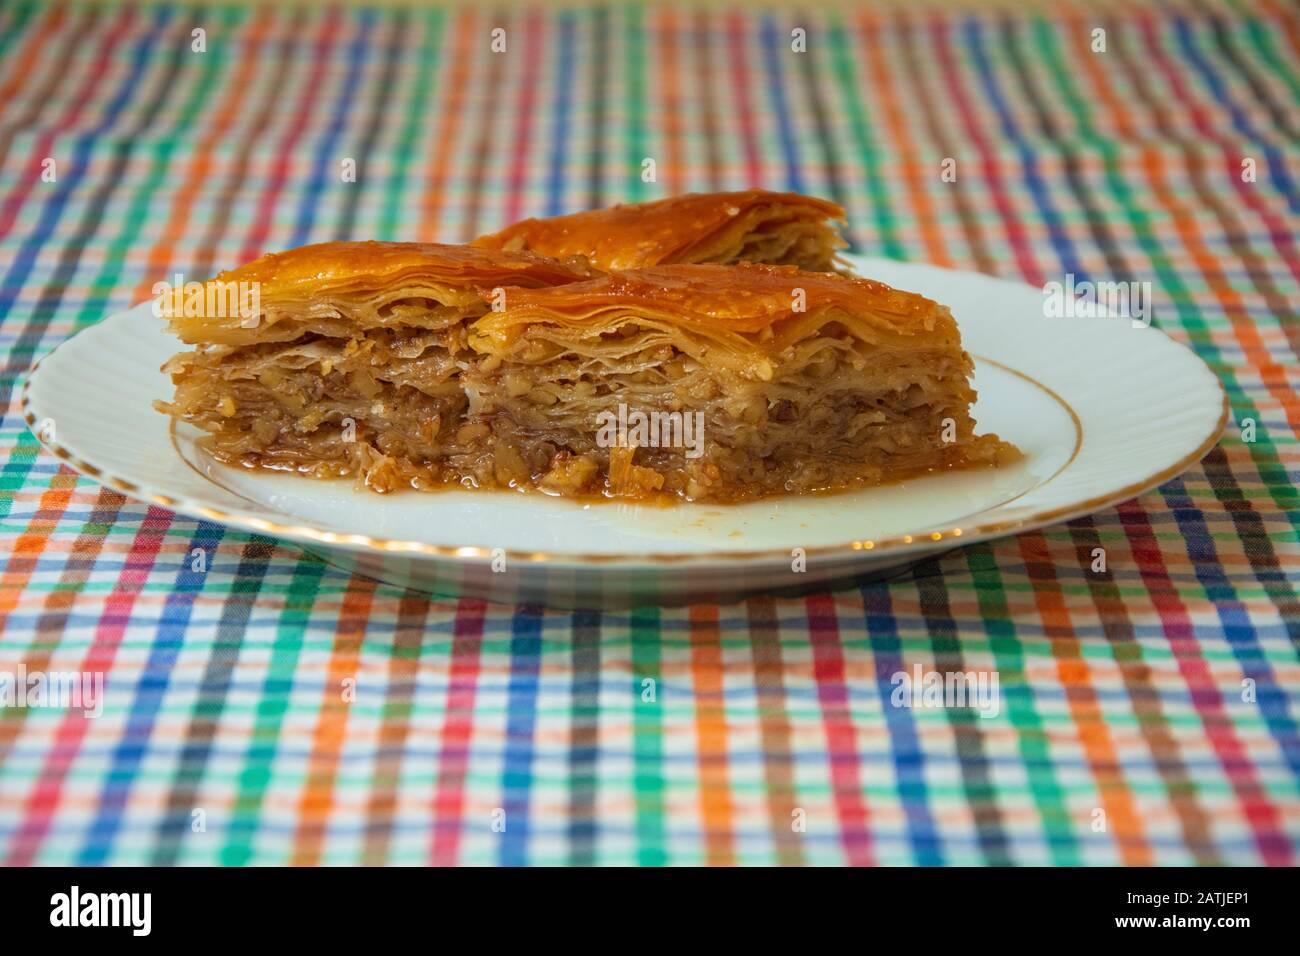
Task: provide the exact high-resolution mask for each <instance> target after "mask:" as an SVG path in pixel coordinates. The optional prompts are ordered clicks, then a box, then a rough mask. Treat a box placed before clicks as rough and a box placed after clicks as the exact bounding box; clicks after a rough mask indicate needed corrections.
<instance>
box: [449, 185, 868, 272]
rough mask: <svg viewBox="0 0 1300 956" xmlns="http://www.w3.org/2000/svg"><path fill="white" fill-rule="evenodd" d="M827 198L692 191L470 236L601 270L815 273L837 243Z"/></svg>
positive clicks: (832, 256) (840, 213)
mask: <svg viewBox="0 0 1300 956" xmlns="http://www.w3.org/2000/svg"><path fill="white" fill-rule="evenodd" d="M843 219H844V210H843V209H842V208H840V207H839V206H838V205H836V204H835V203H833V202H828V201H826V200H825V199H815V198H813V197H811V196H800V195H798V194H796V193H774V192H768V191H766V190H762V189H749V190H745V191H743V192H725V193H691V194H688V195H685V196H674V197H671V198H669V199H661V200H658V201H656V202H647V203H635V204H629V205H622V206H612V207H610V208H608V209H595V210H592V211H590V212H580V213H574V214H572V215H568V216H554V217H551V218H548V219H525V220H523V221H522V222H517V223H515V224H514V225H513V226H510V227H509V228H507V229H503V230H502V231H501V232H498V233H494V234H493V235H489V236H483V237H482V238H480V239H477V240H475V245H477V246H480V247H482V248H486V249H503V250H507V251H513V252H535V253H537V254H539V255H543V256H551V257H553V258H556V259H569V258H572V257H581V258H582V259H583V260H585V261H586V262H588V263H590V264H591V266H592V267H594V268H596V269H600V270H602V271H606V272H614V271H618V270H623V269H640V268H646V267H649V266H659V265H669V264H675V263H707V262H713V263H719V264H722V265H727V264H732V263H737V262H754V263H766V264H771V265H791V266H797V267H799V268H801V269H807V270H810V271H814V272H833V271H837V270H838V269H839V268H840V263H839V262H838V261H837V258H836V257H837V254H838V252H839V250H840V249H841V248H842V247H843V246H844V242H843V240H842V239H840V237H839V234H838V233H837V232H836V230H835V226H834V225H833V222H836V221H843Z"/></svg>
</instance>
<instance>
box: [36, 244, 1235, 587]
mask: <svg viewBox="0 0 1300 956" xmlns="http://www.w3.org/2000/svg"><path fill="white" fill-rule="evenodd" d="M860 258H862V259H864V260H865V261H870V260H871V257H860ZM884 261H889V262H891V263H896V264H898V265H904V266H924V267H926V268H930V269H938V270H942V271H944V272H953V273H956V274H961V275H969V276H978V277H981V278H984V279H990V280H994V281H997V282H1005V283H1008V284H1014V285H1018V286H1025V287H1026V288H1033V287H1032V286H1029V285H1027V284H1025V283H1021V282H1017V281H1016V280H1014V279H1007V278H1005V277H1000V276H990V275H988V274H986V273H981V272H975V271H973V270H963V269H949V268H947V267H943V266H936V265H934V264H932V263H925V262H906V261H903V260H884ZM147 301H148V300H146V302H141V303H137V304H136V305H133V306H130V307H128V308H126V309H122V310H120V311H118V312H115V313H113V314H111V315H109V316H105V318H104V319H101V320H100V321H99V322H95V323H92V324H91V325H89V326H86V327H85V328H83V329H79V330H77V331H76V332H74V333H73V334H72V335H69V336H68V337H67V338H65V339H63V340H62V341H60V342H59V343H57V344H56V345H55V346H54V347H53V348H52V349H51V350H50V351H49V352H47V353H46V354H45V355H44V356H42V357H41V358H40V359H38V360H37V361H36V362H35V363H33V364H32V366H31V367H30V368H29V369H28V371H27V374H26V375H25V376H24V379H23V383H22V388H21V390H20V393H19V403H20V413H21V416H22V418H23V421H24V422H25V424H26V425H27V427H28V429H29V430H30V431H31V433H32V435H33V436H34V437H35V438H36V440H37V442H38V443H39V444H40V445H41V447H42V448H44V449H45V450H46V451H48V452H50V453H51V454H52V455H54V456H55V457H56V458H58V459H59V460H60V461H62V462H64V463H65V464H67V465H68V466H69V467H70V468H72V469H73V470H74V471H76V472H77V473H78V474H81V475H84V476H85V477H87V478H89V479H91V480H92V481H94V482H96V483H98V484H100V485H102V486H104V487H108V488H111V489H112V490H114V491H118V492H120V493H122V494H124V495H127V496H128V497H131V498H134V499H136V500H138V501H143V502H147V503H150V504H154V505H158V506H160V507H163V508H167V509H168V510H170V511H174V512H178V513H181V514H186V515H191V516H194V515H197V516H201V517H203V518H206V519H208V520H211V521H216V522H219V523H221V524H225V525H227V526H230V527H233V528H236V529H239V530H242V531H247V532H252V533H257V534H269V535H273V536H276V537H280V538H285V539H287V540H290V541H295V542H297V543H299V544H316V545H324V546H326V547H335V548H346V549H347V550H350V551H360V552H370V553H377V554H381V555H409V556H422V557H429V558H437V559H451V560H456V561H460V562H463V563H474V562H481V561H486V560H491V559H492V558H493V557H494V556H495V555H497V554H501V553H504V555H505V556H506V558H507V560H512V561H524V562H527V563H529V564H545V565H549V566H554V567H564V566H566V565H567V566H572V567H583V566H586V565H593V564H595V565H602V566H620V565H626V566H638V565H645V564H655V565H670V564H681V563H691V564H709V563H711V562H723V563H726V564H735V563H738V562H749V563H762V562H765V561H769V560H776V559H778V558H779V559H780V560H782V561H788V560H789V557H790V550H789V549H788V548H764V549H761V550H753V549H750V550H741V551H728V550H716V551H703V552H667V553H655V552H641V553H636V554H614V553H580V552H564V551H558V552H557V551H528V550H515V549H510V548H484V547H479V546H469V545H467V546H454V545H443V544H432V543H430V542H427V541H410V540H402V539H395V538H378V537H374V536H371V535H365V534H356V533H351V532H338V531H331V530H329V529H328V527H326V526H322V525H320V524H319V523H315V522H309V521H308V522H306V523H304V521H303V520H300V521H299V522H297V523H291V524H288V523H280V522H278V521H271V520H268V519H266V518H264V517H261V516H260V515H258V514H256V513H253V512H245V511H239V510H227V509H222V508H214V507H212V506H211V505H209V504H205V503H202V502H200V501H197V500H194V499H192V498H187V497H175V496H173V495H168V494H164V493H161V492H159V491H157V490H156V489H151V488H149V487H148V486H147V485H145V484H141V483H138V482H135V481H132V480H130V479H126V478H122V477H119V476H117V475H115V474H113V473H112V472H111V471H108V470H106V469H105V468H104V467H102V466H100V465H97V464H95V463H93V462H90V461H87V460H86V459H84V458H82V457H81V456H79V455H77V454H75V453H74V452H72V451H71V450H69V449H68V448H66V447H64V446H63V445H62V444H60V443H59V442H57V441H50V440H48V439H47V438H45V437H44V436H42V435H41V429H40V428H39V427H38V425H37V420H38V416H37V415H36V413H35V412H34V410H33V409H32V403H31V394H30V392H31V386H32V382H33V381H34V380H35V378H36V376H37V374H38V373H39V371H40V368H41V366H42V365H43V364H44V363H45V362H47V361H48V360H49V359H51V358H52V357H53V356H54V355H55V354H56V353H57V352H58V351H59V349H61V348H62V347H63V346H65V345H66V344H67V343H68V342H71V341H72V340H73V339H75V338H77V337H78V336H79V335H81V334H83V333H85V332H87V331H89V330H90V329H92V328H95V327H96V326H98V325H100V324H101V323H103V322H105V321H109V320H111V319H113V318H114V317H116V316H118V315H123V314H126V313H128V312H131V311H133V310H135V309H138V308H140V307H141V306H142V305H145V304H146V303H147ZM1151 328H1152V329H1154V330H1155V331H1157V332H1159V333H1160V335H1161V336H1162V337H1163V338H1164V339H1166V340H1167V342H1168V343H1169V345H1171V346H1174V347H1176V348H1178V349H1180V350H1181V351H1182V352H1183V353H1184V354H1185V357H1187V358H1190V359H1193V360H1194V361H1196V362H1198V363H1200V365H1201V366H1202V367H1203V368H1204V369H1205V371H1207V372H1208V373H1209V377H1210V379H1211V380H1212V381H1213V382H1214V385H1215V387H1216V388H1217V389H1218V391H1219V396H1220V400H1221V401H1220V411H1219V416H1218V420H1217V421H1216V422H1215V424H1214V425H1213V426H1212V427H1211V428H1210V430H1209V432H1208V433H1207V435H1206V437H1205V439H1204V440H1203V441H1202V442H1201V443H1200V444H1199V445H1198V446H1197V447H1196V448H1195V449H1194V450H1192V451H1190V452H1188V453H1187V454H1185V455H1184V456H1183V457H1181V458H1180V459H1179V460H1178V461H1176V462H1174V463H1173V464H1171V465H1168V466H1166V467H1165V468H1162V469H1160V470H1159V471H1157V472H1155V473H1152V474H1150V475H1146V476H1144V477H1142V478H1140V479H1138V480H1136V481H1133V482H1130V483H1129V484H1127V485H1125V486H1124V487H1122V488H1119V489H1116V490H1114V491H1111V492H1106V493H1103V494H1100V495H1097V496H1094V497H1092V498H1088V499H1085V500H1083V501H1077V502H1071V503H1069V504H1066V505H1062V506H1060V507H1058V508H1054V509H1050V510H1047V511H1039V512H1034V513H1032V514H1029V515H1026V516H1023V517H1021V518H1017V519H1011V520H1002V521H993V522H988V523H983V524H976V525H973V526H972V527H969V528H953V529H952V530H951V531H931V532H917V533H911V534H901V535H893V536H890V537H888V538H883V539H880V540H870V539H860V540H851V541H847V542H844V543H841V544H829V545H817V546H814V547H810V548H805V549H804V553H805V555H806V556H807V557H809V558H813V557H817V558H840V559H849V558H852V557H853V556H854V555H866V554H872V555H876V554H881V553H886V552H888V553H894V554H900V555H901V554H904V553H907V552H909V551H915V550H920V549H932V548H935V547H938V546H941V545H944V544H945V543H946V544H947V545H948V546H949V547H958V546H960V545H962V544H973V543H977V542H979V541H985V540H988V539H990V538H995V537H1001V536H1003V535H1010V534H1016V533H1020V532H1024V531H1030V530H1034V529H1036V528H1042V527H1045V526H1047V525H1051V524H1056V523H1059V522H1062V521H1068V520H1070V519H1071V518H1074V517H1078V516H1080V515H1083V514H1088V513H1091V512H1092V511H1095V510H1097V509H1099V508H1103V507H1106V506H1108V505H1112V504H1116V503H1118V502H1122V501H1127V500H1129V499H1130V498H1134V497H1136V496H1138V495H1141V494H1144V493H1145V492H1147V491H1149V490H1151V489H1152V488H1155V487H1156V486H1158V485H1160V484H1162V483H1164V482H1165V481H1167V480H1168V479H1170V478H1172V477H1174V476H1176V475H1179V474H1181V473H1182V472H1184V471H1186V470H1187V469H1188V468H1190V467H1192V466H1193V465H1195V464H1196V463H1197V462H1199V461H1200V460H1201V459H1202V458H1204V457H1205V456H1206V455H1207V454H1208V453H1209V452H1210V450H1211V449H1212V448H1213V447H1214V446H1215V445H1216V444H1218V442H1219V439H1220V438H1221V437H1222V436H1223V433H1224V431H1225V429H1226V427H1227V424H1228V420H1229V417H1230V414H1231V406H1230V403H1229V401H1228V394H1227V391H1226V390H1225V389H1224V387H1223V382H1222V381H1221V380H1220V379H1219V376H1218V375H1216V374H1214V371H1213V370H1212V369H1211V368H1210V367H1209V366H1208V365H1207V364H1206V363H1205V361H1204V360H1203V359H1202V358H1201V357H1200V356H1199V355H1197V354H1196V353H1195V352H1194V351H1192V350H1191V349H1189V348H1187V347H1186V346H1185V345H1183V344H1182V343H1180V342H1178V341H1176V340H1174V339H1173V338H1172V337H1171V336H1170V335H1169V334H1168V333H1167V332H1165V331H1164V330H1163V329H1161V328H1159V327H1158V326H1152V327H1151ZM981 358H982V356H981ZM985 361H988V362H990V363H992V364H996V365H998V366H999V367H1001V368H1003V369H1004V370H1006V371H1009V372H1011V373H1013V374H1015V375H1017V376H1019V377H1022V378H1025V379H1027V380H1028V381H1030V382H1031V383H1032V384H1033V385H1035V386H1036V387H1038V388H1040V389H1042V390H1043V391H1045V392H1047V393H1048V395H1050V396H1051V397H1052V398H1054V399H1055V400H1056V401H1058V402H1060V403H1061V404H1062V405H1063V406H1064V407H1065V408H1066V410H1067V411H1069V413H1070V414H1071V416H1072V417H1074V418H1075V422H1076V429H1077V428H1078V418H1077V413H1076V412H1075V410H1074V408H1073V406H1071V405H1070V404H1069V402H1067V401H1066V400H1065V399H1064V398H1062V397H1061V396H1060V395H1059V394H1058V393H1057V392H1056V391H1055V390H1054V389H1052V388H1051V387H1050V386H1048V385H1046V384H1044V383H1042V382H1040V381H1038V379H1037V378H1035V377H1034V376H1032V375H1030V374H1029V373H1027V372H1025V371H1023V370H1021V369H1018V368H1015V367H1014V366H1011V365H1007V364H1006V363H1003V362H1001V361H999V360H996V359H985ZM169 433H170V435H171V440H172V444H173V451H174V452H175V453H176V454H177V455H178V456H179V451H178V450H177V449H176V448H175V431H174V428H172V429H169ZM1077 440H1078V441H1080V442H1081V441H1082V440H1083V438H1082V436H1081V435H1080V436H1077ZM1078 451H1079V445H1076V448H1075V450H1074V455H1077V454H1078ZM180 457H181V460H182V462H184V461H185V459H184V457H183V456H180ZM1071 461H1073V456H1072V458H1071ZM1066 468H1068V464H1067V465H1066V466H1063V467H1062V468H1061V469H1058V470H1057V471H1056V472H1055V473H1054V474H1053V475H1051V476H1050V477H1049V478H1047V479H1045V480H1044V481H1043V482H1040V483H1039V484H1038V485H1036V486H1034V487H1036V488H1039V487H1042V486H1043V485H1045V484H1048V483H1050V482H1051V481H1053V480H1055V479H1056V478H1058V477H1059V476H1060V475H1061V474H1062V473H1063V471H1064V470H1065V469H1066ZM1018 497H1019V496H1018ZM1002 504H1003V505H1004V504H1005V502H1003V503H1002Z"/></svg>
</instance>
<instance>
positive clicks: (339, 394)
mask: <svg viewBox="0 0 1300 956" xmlns="http://www.w3.org/2000/svg"><path fill="white" fill-rule="evenodd" d="M583 278H585V276H584V275H583V274H581V273H578V272H575V271H573V270H571V269H569V268H567V267H565V266H563V265H561V264H560V263H557V262H553V261H550V260H547V259H542V258H539V257H536V256H531V255H527V254H521V255H515V254H512V253H497V252H489V251H485V250H481V249H475V248H472V247H469V246H452V245H435V244H426V243H380V242H329V243H322V244H319V245H313V246H305V247H302V248H299V249H294V250H292V251H289V252H284V253H278V254H271V255H267V256H263V257H262V258H261V259H258V260H257V261H255V262H252V263H249V264H248V265H246V266H243V267H241V268H239V269H235V270H233V271H230V272H225V273H222V274H221V275H219V276H217V277H216V278H215V279H212V280H209V281H208V282H207V283H205V284H204V287H203V290H202V291H203V292H204V293H206V294H203V295H199V296H196V297H195V298H194V300H193V301H191V302H184V301H179V302H177V303H166V304H165V305H166V307H165V308H164V309H163V310H162V312H163V314H164V316H165V317H166V318H167V319H168V321H169V327H170V329H171V331H172V332H173V333H175V334H176V335H177V336H178V337H179V338H180V339H181V340H182V341H183V342H185V343H187V344H189V345H192V346H196V348H195V349H194V350H193V351H189V352H183V353H181V354H179V355H177V356H175V357H174V358H173V359H171V360H170V361H169V362H168V363H167V364H166V365H164V366H163V370H164V371H166V372H169V373H170V374H171V377H172V381H173V383H174V385H175V386H176V394H175V397H174V398H173V399H172V401H171V402H170V403H161V402H160V403H158V406H157V407H158V408H159V410H160V411H163V412H165V413H167V414H169V415H172V416H173V417H175V418H176V419H177V420H179V421H184V422H188V423H189V424H191V425H194V426H197V427H198V428H200V429H202V430H203V431H205V432H207V435H206V436H205V437H204V439H203V445H204V447H205V448H206V449H207V450H208V451H209V452H210V453H211V454H212V455H213V456H214V457H216V458H217V459H218V460H220V461H223V462H226V463H229V464H238V465H244V466H248V467H260V468H270V469H281V470H288V471H295V472H301V473H304V474H308V475H312V476H316V477H341V476H346V475H357V476H361V477H362V478H363V479H365V480H366V481H367V483H368V484H369V485H370V486H371V487H372V488H374V489H375V490H378V491H387V490H391V489H392V488H393V487H396V486H398V485H399V484H400V485H409V484H412V483H415V482H417V481H418V478H419V476H420V475H422V474H425V473H426V472H428V471H429V470H430V469H432V472H433V477H436V479H437V480H441V477H442V471H441V468H440V464H439V463H441V462H443V461H445V460H446V458H447V456H448V455H451V454H453V453H455V452H457V451H460V450H462V446H461V445H459V444H458V438H457V435H458V431H459V430H460V429H461V428H462V426H463V424H464V417H465V412H466V407H467V404H468V400H467V397H466V394H465V391H464V388H463V385H462V382H461V376H462V373H463V372H464V370H465V369H466V368H467V367H468V366H469V364H470V362H471V360H472V358H473V355H472V353H471V352H470V351H469V349H468V347H467V344H466V338H467V325H468V323H469V322H470V321H472V320H473V319H475V318H477V317H479V316H481V315H483V314H485V313H486V312H487V311H488V310H489V309H490V308H491V300H492V296H493V291H492V290H494V289H497V290H502V289H504V288H505V287H507V286H508V287H511V288H512V289H515V290H521V289H526V288H530V287H532V288H541V287H554V286H558V285H561V284H563V283H566V282H575V281H579V280H581V279H583ZM229 290H252V291H254V292H255V293H256V295H255V296H250V297H247V299H244V300H241V299H240V297H239V296H238V295H231V294H229ZM498 294H502V293H498ZM235 301H243V304H244V305H245V306H247V305H249V304H252V305H253V306H254V307H253V308H251V309H245V310H239V309H232V308H229V307H224V308H219V309H217V308H214V307H213V304H214V303H220V304H223V305H229V304H230V303H231V302H235ZM177 305H180V306H181V307H180V308H177V307H176V306H177ZM472 447H473V446H471V448H472ZM398 463H401V466H402V468H401V473H400V474H398ZM429 477H430V476H429V475H426V480H428V479H429Z"/></svg>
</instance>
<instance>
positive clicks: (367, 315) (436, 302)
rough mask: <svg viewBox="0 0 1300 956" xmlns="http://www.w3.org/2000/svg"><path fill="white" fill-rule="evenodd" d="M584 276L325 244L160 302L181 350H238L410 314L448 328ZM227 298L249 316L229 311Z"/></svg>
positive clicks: (433, 251) (512, 259) (448, 251)
mask: <svg viewBox="0 0 1300 956" xmlns="http://www.w3.org/2000/svg"><path fill="white" fill-rule="evenodd" d="M590 274H591V273H589V272H586V271H577V270H575V269H571V268H569V267H567V266H565V265H564V264H562V263H559V262H555V261H552V260H550V259H546V258H543V257H541V256H534V255H530V254H527V253H519V254H516V253H509V252H498V251H494V250H490V249H476V248H473V247H471V246H452V245H441V244H438V243H427V242H323V243H318V244H316V245H310V246H303V247H301V248H298V249H291V250H289V251H288V252H273V253H270V254H268V255H265V256H262V257H261V258H260V259H257V260H255V261H253V262H250V263H248V264H247V265H244V266H240V267H239V268H238V269H231V270H229V271H227V272H223V273H221V274H220V275H218V276H217V277H216V278H214V279H209V280H208V281H207V282H206V283H204V284H203V289H202V290H200V291H202V292H203V293H204V294H203V295H201V296H196V297H195V298H194V300H193V302H192V303H190V302H189V301H188V299H187V300H186V304H185V306H184V307H183V308H181V309H180V310H177V309H175V308H173V307H172V304H171V303H170V302H168V301H167V299H168V297H167V296H164V300H163V309H162V312H163V314H164V315H165V316H166V317H167V318H168V320H169V325H170V328H171V331H172V332H173V333H175V334H176V335H177V336H178V337H179V338H181V339H182V340H183V341H185V342H187V343H190V344H213V345H223V346H237V345H248V344H251V343H255V342H266V341H284V340H286V339H288V338H291V337H294V336H296V335H299V334H302V333H304V332H314V333H317V334H328V335H339V334H343V335H346V334H351V333H353V332H360V331H361V330H363V329H366V328H371V327H393V326H396V325H399V324H401V323H402V321H403V320H404V319H403V311H405V312H407V313H409V312H410V311H412V309H414V310H415V311H423V312H424V316H423V318H422V319H420V320H419V324H420V325H421V326H422V327H424V328H431V327H444V326H448V325H451V324H454V323H456V322H459V321H461V320H463V319H465V318H467V317H470V316H472V315H477V314H479V313H480V312H482V311H483V310H484V305H483V301H482V298H481V293H489V294H490V293H491V291H492V290H493V289H502V288H506V287H512V288H513V287H519V288H541V287H550V286H555V285H560V284H563V283H567V282H577V281H581V280H583V279H585V278H587V277H588V276H589V275H590ZM232 290H233V291H234V292H236V293H238V294H237V296H236V298H237V299H238V300H239V302H240V304H241V306H243V307H248V312H245V311H240V310H236V309H233V308H231V307H229V306H230V303H231V302H232V301H233V300H232V299H231V297H230V296H229V295H227V294H226V293H227V292H230V291H232ZM253 293H256V295H255V297H252V294H253ZM403 304H405V308H404V309H403V308H396V309H395V308H394V306H402V305H403ZM426 307H427V308H426Z"/></svg>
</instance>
